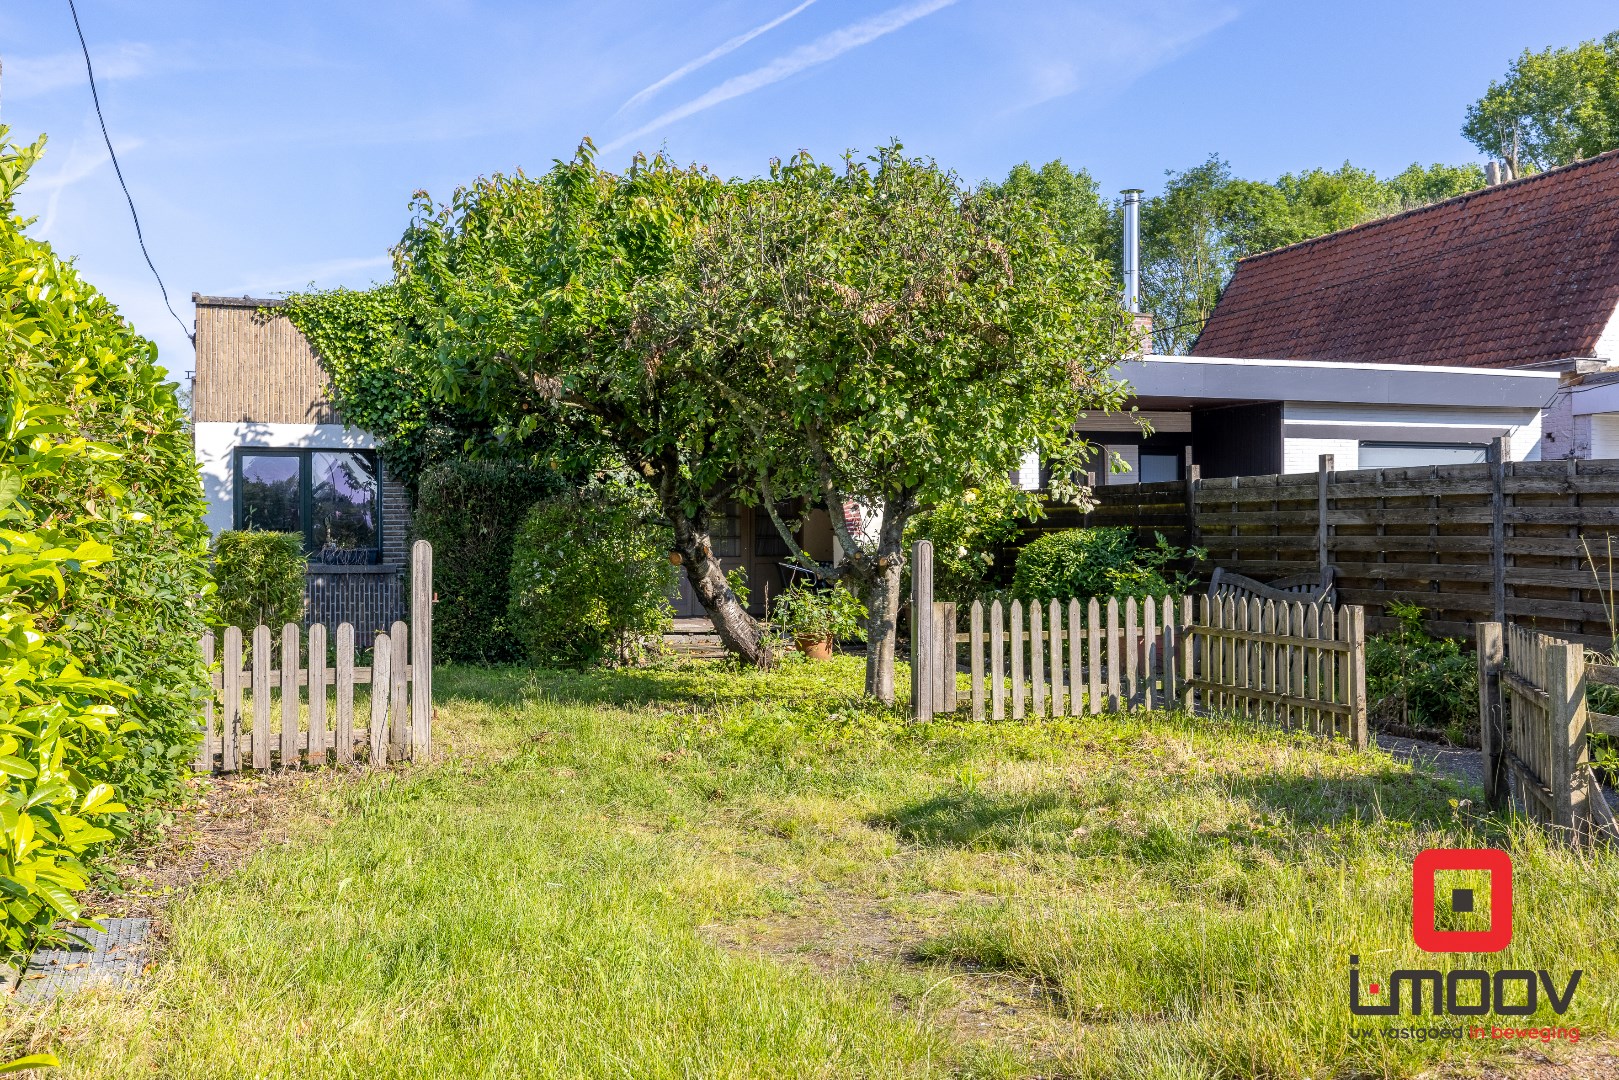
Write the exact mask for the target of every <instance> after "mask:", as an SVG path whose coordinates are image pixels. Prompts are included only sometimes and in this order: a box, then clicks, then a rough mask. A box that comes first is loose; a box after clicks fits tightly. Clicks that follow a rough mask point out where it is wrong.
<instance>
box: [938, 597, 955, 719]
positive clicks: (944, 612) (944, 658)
mask: <svg viewBox="0 0 1619 1080" xmlns="http://www.w3.org/2000/svg"><path fill="white" fill-rule="evenodd" d="M933 661H934V665H933V711H934V712H935V713H953V712H955V711H956V605H954V604H941V603H938V602H937V601H935V602H934V605H933Z"/></svg>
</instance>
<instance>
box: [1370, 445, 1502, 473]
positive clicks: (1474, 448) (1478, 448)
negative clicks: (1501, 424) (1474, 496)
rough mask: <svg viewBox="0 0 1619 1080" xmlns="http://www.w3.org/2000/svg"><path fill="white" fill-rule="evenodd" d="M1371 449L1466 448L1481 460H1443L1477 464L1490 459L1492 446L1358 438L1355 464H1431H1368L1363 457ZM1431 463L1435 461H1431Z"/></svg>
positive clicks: (1458, 463)
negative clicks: (1362, 459)
mask: <svg viewBox="0 0 1619 1080" xmlns="http://www.w3.org/2000/svg"><path fill="white" fill-rule="evenodd" d="M1368 449H1371V450H1466V451H1467V452H1468V453H1470V454H1479V455H1481V457H1480V459H1479V461H1473V462H1465V461H1463V462H1442V463H1441V464H1444V465H1477V464H1480V463H1481V462H1485V461H1488V460H1489V453H1490V446H1489V444H1488V443H1480V442H1448V441H1439V440H1422V439H1358V440H1356V443H1355V458H1356V461H1355V464H1356V466H1357V467H1358V468H1363V469H1426V468H1428V467H1429V465H1366V464H1363V463H1362V461H1361V458H1362V457H1363V456H1364V454H1365V451H1366V450H1368ZM1429 464H1430V465H1431V464H1433V463H1431V462H1430V463H1429Z"/></svg>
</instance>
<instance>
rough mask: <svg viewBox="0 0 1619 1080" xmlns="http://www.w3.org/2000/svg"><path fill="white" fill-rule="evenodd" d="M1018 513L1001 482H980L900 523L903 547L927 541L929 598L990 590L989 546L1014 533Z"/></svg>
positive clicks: (956, 598)
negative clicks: (930, 549) (973, 488)
mask: <svg viewBox="0 0 1619 1080" xmlns="http://www.w3.org/2000/svg"><path fill="white" fill-rule="evenodd" d="M1019 519H1020V515H1019V513H1018V508H1017V492H1016V491H1014V490H1013V489H1012V488H1011V486H1010V485H1006V484H1002V485H995V486H986V487H983V488H980V489H978V490H976V491H968V492H965V493H963V495H962V497H961V498H960V499H959V500H956V501H953V502H950V503H947V504H945V505H943V506H940V507H938V508H937V509H935V510H929V511H928V512H927V513H924V514H918V515H916V516H915V517H913V518H912V519H911V520H910V521H909V522H908V523H907V524H906V526H905V550H906V551H910V550H911V545H912V544H914V543H915V542H916V541H918V540H931V541H933V595H934V598H935V599H937V600H941V601H949V602H954V603H959V604H964V603H969V602H971V601H972V600H974V599H976V598H978V597H980V596H983V595H985V594H987V593H989V592H992V591H993V590H994V587H995V580H994V578H995V572H996V565H995V550H996V549H997V548H999V547H1000V546H1001V545H1003V544H1007V543H1010V542H1011V541H1013V540H1015V539H1017V534H1018V530H1019V529H1020V528H1022V524H1023V523H1022V521H1020V520H1019ZM909 570H910V568H909V566H907V567H906V572H907V579H906V584H905V591H906V593H907V594H909V590H910V582H909Z"/></svg>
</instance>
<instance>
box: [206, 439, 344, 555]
mask: <svg viewBox="0 0 1619 1080" xmlns="http://www.w3.org/2000/svg"><path fill="white" fill-rule="evenodd" d="M195 428H196V430H195V432H194V434H193V443H194V445H195V447H196V452H197V467H198V468H199V469H200V470H201V471H202V490H203V494H204V495H206V496H207V498H208V530H209V531H210V532H212V533H216V534H217V533H220V532H223V531H224V530H226V529H229V528H232V527H233V526H234V524H235V516H234V515H235V506H234V503H233V500H232V496H233V494H234V491H233V489H232V487H231V461H232V451H234V450H236V449H237V448H238V447H245V446H257V447H263V448H265V449H269V450H302V449H305V448H308V449H311V450H370V449H372V448H373V447H374V446H375V440H373V439H372V438H371V433H370V432H368V431H361V430H360V429H359V428H352V427H348V426H346V425H343V424H255V423H237V424H227V423H219V422H212V421H210V422H204V423H199V424H197V425H195Z"/></svg>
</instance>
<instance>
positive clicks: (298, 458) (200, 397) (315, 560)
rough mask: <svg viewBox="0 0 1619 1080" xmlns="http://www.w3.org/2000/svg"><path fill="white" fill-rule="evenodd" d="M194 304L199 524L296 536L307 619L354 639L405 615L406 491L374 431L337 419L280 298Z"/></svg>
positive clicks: (208, 299)
mask: <svg viewBox="0 0 1619 1080" xmlns="http://www.w3.org/2000/svg"><path fill="white" fill-rule="evenodd" d="M191 300H192V303H193V304H195V305H196V312H197V315H196V333H197V367H196V372H195V375H194V378H193V382H192V387H191V407H192V421H193V439H194V445H195V448H196V454H197V465H198V467H199V469H200V470H201V472H202V482H203V493H204V495H205V496H206V497H207V499H208V518H207V520H208V528H209V530H210V531H211V532H214V533H216V534H217V533H219V532H222V531H224V530H226V529H267V530H274V531H277V532H292V533H299V534H301V535H302V536H303V538H304V550H305V552H306V553H307V555H308V557H309V572H308V577H307V590H306V600H307V612H306V616H305V617H306V619H307V620H308V621H310V622H324V623H327V624H329V625H335V624H336V623H338V622H351V623H353V624H354V628H355V632H356V634H358V635H360V638H361V640H367V639H368V637H369V635H370V634H372V633H374V632H375V631H376V630H379V629H386V628H387V627H388V626H389V625H390V624H391V623H392V622H393V621H394V620H395V619H402V618H404V617H405V615H404V610H405V605H404V596H403V592H402V589H401V578H402V576H403V573H404V568H405V565H406V563H407V562H408V559H409V550H410V500H409V497H408V494H407V492H406V490H405V487H404V485H403V484H401V483H400V482H399V481H398V479H397V478H396V477H394V476H392V475H390V473H389V472H388V469H387V467H386V466H385V465H384V464H383V463H382V462H381V461H380V460H379V459H378V457H377V453H376V449H375V441H374V440H373V439H372V437H371V434H370V433H369V432H366V431H361V430H360V429H358V428H354V427H351V426H349V425H348V424H346V423H344V422H343V418H342V417H341V416H339V415H337V413H336V411H335V410H334V409H333V408H332V405H331V402H330V400H329V398H328V394H327V380H326V373H325V372H324V371H322V370H321V367H320V362H319V360H318V359H316V357H315V353H314V350H313V349H311V348H310V346H309V341H308V340H307V339H306V338H305V337H304V336H303V334H301V333H299V332H298V330H297V328H296V327H294V326H293V325H292V323H291V322H289V321H288V320H287V319H286V318H285V317H284V316H280V315H277V314H275V309H276V308H277V307H279V306H280V305H281V302H280V301H278V300H265V299H257V298H253V297H227V296H202V295H200V294H196V293H193V294H192V297H191Z"/></svg>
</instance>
